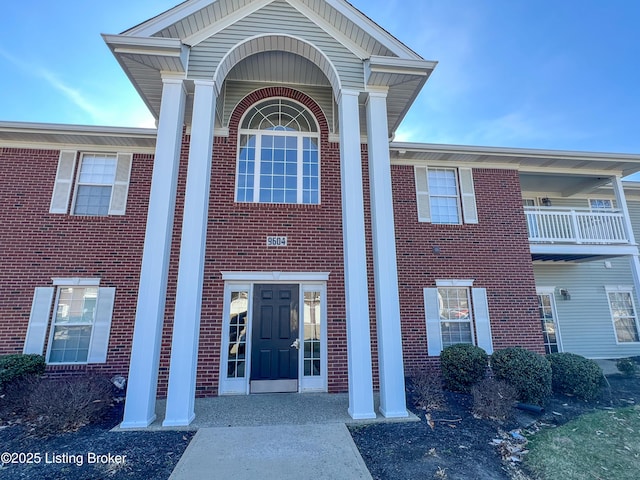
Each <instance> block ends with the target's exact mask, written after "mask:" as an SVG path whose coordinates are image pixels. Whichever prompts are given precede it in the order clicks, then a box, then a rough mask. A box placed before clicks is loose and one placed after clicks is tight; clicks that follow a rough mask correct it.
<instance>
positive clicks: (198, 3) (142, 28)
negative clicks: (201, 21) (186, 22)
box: [122, 0, 213, 37]
mask: <svg viewBox="0 0 640 480" xmlns="http://www.w3.org/2000/svg"><path fill="white" fill-rule="evenodd" d="M211 3H213V1H212V0H187V1H186V2H183V3H181V4H180V5H177V6H175V7H173V8H171V9H169V10H167V11H166V12H164V13H161V14H160V15H157V16H155V17H153V18H152V19H150V20H147V21H146V22H143V23H141V24H140V25H136V26H135V27H132V28H130V29H129V30H125V31H124V32H122V35H127V36H137V37H150V36H151V35H154V34H156V33H158V32H159V31H160V30H164V29H165V28H167V27H170V26H171V25H173V24H174V23H177V22H179V21H180V20H182V19H183V18H185V17H188V16H189V15H191V14H193V13H196V12H197V11H198V10H202V9H203V8H206V7H207V6H209V4H211Z"/></svg>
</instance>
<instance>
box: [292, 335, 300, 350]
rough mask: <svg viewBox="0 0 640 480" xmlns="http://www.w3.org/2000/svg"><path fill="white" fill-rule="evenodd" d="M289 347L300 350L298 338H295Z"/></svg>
mask: <svg viewBox="0 0 640 480" xmlns="http://www.w3.org/2000/svg"><path fill="white" fill-rule="evenodd" d="M290 347H293V348H295V349H296V350H300V340H299V339H297V338H296V340H295V341H294V342H293V343H292V344H291V345H290Z"/></svg>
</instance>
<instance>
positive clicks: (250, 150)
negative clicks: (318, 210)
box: [235, 98, 320, 204]
mask: <svg viewBox="0 0 640 480" xmlns="http://www.w3.org/2000/svg"><path fill="white" fill-rule="evenodd" d="M319 145H320V133H319V129H318V125H317V123H316V120H315V118H314V116H313V115H312V114H311V112H309V111H308V110H307V109H306V108H305V107H304V106H302V105H300V104H298V103H297V102H294V101H293V100H289V99H286V98H272V99H269V100H265V101H262V102H260V103H258V104H256V105H254V106H253V107H251V108H250V109H249V110H248V111H247V113H246V114H245V116H244V118H243V120H242V122H241V124H240V134H239V146H238V162H237V169H236V194H235V197H236V202H252V203H299V204H319V203H320V147H319Z"/></svg>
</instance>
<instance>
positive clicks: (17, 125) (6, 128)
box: [0, 121, 158, 138]
mask: <svg viewBox="0 0 640 480" xmlns="http://www.w3.org/2000/svg"><path fill="white" fill-rule="evenodd" d="M0 132H16V133H18V132H19V133H37V134H42V133H62V134H65V135H93V136H100V137H107V136H108V137H141V138H155V137H156V134H157V133H158V132H157V130H156V129H155V128H135V127H106V126H96V125H66V124H62V123H35V122H3V121H0Z"/></svg>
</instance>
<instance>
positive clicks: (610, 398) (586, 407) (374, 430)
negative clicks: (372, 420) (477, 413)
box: [350, 375, 640, 480]
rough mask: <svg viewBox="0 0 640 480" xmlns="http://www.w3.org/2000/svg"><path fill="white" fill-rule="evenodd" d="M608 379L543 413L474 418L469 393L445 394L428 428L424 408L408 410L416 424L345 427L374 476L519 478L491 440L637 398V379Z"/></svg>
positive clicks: (383, 479) (555, 401)
mask: <svg viewBox="0 0 640 480" xmlns="http://www.w3.org/2000/svg"><path fill="white" fill-rule="evenodd" d="M608 381H609V384H610V388H607V389H605V390H604V391H603V393H602V395H601V397H600V399H599V400H597V401H595V402H590V403H588V402H584V401H581V400H578V399H576V398H573V397H567V396H555V397H553V398H552V399H550V400H549V401H548V402H547V404H546V405H545V411H544V413H542V414H539V415H534V414H524V413H522V412H519V413H518V414H517V415H516V417H515V418H514V419H513V420H511V421H508V422H496V421H492V420H483V419H478V418H475V417H474V416H473V415H472V414H471V408H472V399H471V397H470V396H469V395H462V394H455V393H446V394H445V395H446V400H447V402H446V403H447V405H446V407H445V408H444V409H443V410H438V411H432V412H430V413H429V415H430V418H431V420H432V421H433V428H431V427H430V425H429V423H428V422H427V420H426V418H425V414H426V412H424V411H420V410H417V409H412V410H413V413H415V414H416V415H418V416H419V417H420V419H421V421H420V422H412V423H388V424H375V425H369V426H355V427H351V428H350V431H351V435H352V437H353V439H354V441H355V443H356V446H357V447H358V449H359V450H360V453H361V455H362V457H363V459H364V461H365V463H366V464H367V467H368V468H369V471H370V472H371V475H372V476H373V478H374V479H375V480H396V479H398V478H406V479H418V478H420V479H431V478H435V479H449V480H458V479H460V480H468V479H471V478H472V479H478V480H485V479H487V480H488V479H498V480H499V479H513V478H519V479H524V478H527V477H526V474H525V473H524V472H522V471H521V470H520V469H519V468H518V466H517V465H514V464H512V463H510V462H507V461H503V458H502V454H501V451H500V450H499V448H498V447H496V446H495V445H493V444H492V440H493V439H497V438H500V437H501V436H502V435H503V434H504V433H505V432H509V431H512V430H514V429H517V428H520V427H524V426H527V425H529V424H531V423H533V422H536V421H537V422H539V423H543V424H546V425H560V424H564V423H566V422H568V421H570V420H572V419H574V418H576V417H577V416H579V415H582V414H585V413H589V412H592V411H594V410H598V409H603V408H611V407H620V406H629V405H633V404H637V403H639V402H640V379H639V378H638V377H631V378H629V377H623V376H622V375H612V376H610V377H608ZM409 399H410V400H411V395H410V394H409Z"/></svg>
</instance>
